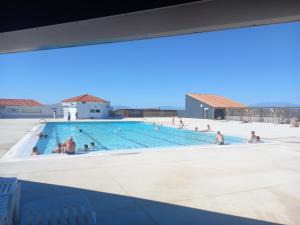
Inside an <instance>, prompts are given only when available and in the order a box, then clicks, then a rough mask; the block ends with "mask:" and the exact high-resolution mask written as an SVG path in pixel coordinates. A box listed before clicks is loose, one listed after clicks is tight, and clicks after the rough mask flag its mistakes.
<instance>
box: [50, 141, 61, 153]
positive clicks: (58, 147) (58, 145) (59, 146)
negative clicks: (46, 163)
mask: <svg viewBox="0 0 300 225" xmlns="http://www.w3.org/2000/svg"><path fill="white" fill-rule="evenodd" d="M52 152H53V153H63V152H64V148H63V145H62V144H61V143H58V144H57V147H56V148H55V149H53V151H52Z"/></svg>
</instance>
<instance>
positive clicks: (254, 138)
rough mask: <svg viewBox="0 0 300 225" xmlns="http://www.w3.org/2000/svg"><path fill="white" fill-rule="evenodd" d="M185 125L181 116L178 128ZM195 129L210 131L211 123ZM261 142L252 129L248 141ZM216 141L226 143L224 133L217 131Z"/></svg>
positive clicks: (173, 121) (196, 130)
mask: <svg viewBox="0 0 300 225" xmlns="http://www.w3.org/2000/svg"><path fill="white" fill-rule="evenodd" d="M172 125H173V126H175V117H173V119H172ZM161 126H162V125H161ZM184 126H185V125H184V123H183V121H182V118H180V120H179V126H178V128H179V129H182V128H183V127H184ZM194 131H195V132H210V131H211V127H210V125H209V124H207V125H206V129H204V130H199V129H198V127H195V129H194ZM261 142H262V141H261V139H260V136H258V135H256V134H255V131H251V134H250V138H249V140H248V143H261ZM214 143H215V144H217V145H224V135H223V134H222V133H221V132H220V131H217V133H216V137H215V142H214Z"/></svg>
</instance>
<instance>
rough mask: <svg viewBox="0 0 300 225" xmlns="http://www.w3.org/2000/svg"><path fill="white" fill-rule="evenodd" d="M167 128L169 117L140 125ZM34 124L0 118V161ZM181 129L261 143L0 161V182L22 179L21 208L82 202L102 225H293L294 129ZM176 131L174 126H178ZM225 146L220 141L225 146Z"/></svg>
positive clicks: (297, 149) (298, 189)
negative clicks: (71, 199) (80, 198)
mask: <svg viewBox="0 0 300 225" xmlns="http://www.w3.org/2000/svg"><path fill="white" fill-rule="evenodd" d="M145 120H146V122H156V123H158V124H160V123H163V124H166V125H171V118H146V119H145ZM37 122H38V120H35V119H10V120H8V119H1V120H0V129H1V133H0V152H1V153H2V154H4V153H5V152H6V151H8V149H9V148H11V147H12V146H13V145H14V144H15V143H16V142H17V141H18V140H19V139H21V138H22V136H24V135H25V134H26V132H27V131H28V130H30V129H31V128H32V127H33V126H35V125H37ZM183 122H184V123H186V125H187V127H188V128H190V129H193V128H194V127H195V126H198V128H199V129H200V130H201V129H205V127H206V124H207V123H209V124H210V125H211V127H212V129H213V130H220V131H222V132H223V133H224V134H225V135H233V136H244V137H248V136H249V132H250V131H251V130H255V131H256V132H257V135H260V136H261V137H262V138H266V139H267V140H268V141H272V142H271V143H267V144H246V145H235V146H233V145H232V146H230V145H229V146H217V147H216V146H207V147H201V148H198V149H197V148H196V149H189V150H164V151H144V152H137V153H132V154H109V155H90V156H88V155H86V156H66V157H60V158H45V159H35V158H34V157H33V159H32V160H24V161H16V162H5V161H2V162H0V176H5V177H7V176H16V177H18V178H19V179H21V180H22V192H21V196H22V197H21V204H22V205H23V204H24V203H26V202H29V201H32V200H38V199H41V198H48V197H55V196H63V195H74V196H77V195H84V196H87V198H88V199H89V200H90V202H91V205H92V207H93V208H94V210H95V211H96V213H97V223H98V224H99V225H100V224H104V225H116V224H123V225H126V224H139V225H146V224H147V225H148V224H156V225H169V224H170V225H171V224H172V225H175V224H178V225H179V224H180V225H193V224H222V225H224V224H230V225H232V224H238V225H240V224H241V225H243V224H247V225H248V224H276V223H278V224H299V221H300V214H299V212H300V128H291V127H289V125H274V124H265V123H249V124H241V123H239V122H221V121H208V120H197V119H185V118H184V119H183ZM177 124H178V119H177ZM225 141H226V140H225Z"/></svg>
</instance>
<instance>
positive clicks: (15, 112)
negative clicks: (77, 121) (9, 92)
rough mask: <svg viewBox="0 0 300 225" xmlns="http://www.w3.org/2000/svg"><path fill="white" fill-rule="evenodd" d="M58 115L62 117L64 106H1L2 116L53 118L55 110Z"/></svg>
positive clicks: (0, 114) (0, 113)
mask: <svg viewBox="0 0 300 225" xmlns="http://www.w3.org/2000/svg"><path fill="white" fill-rule="evenodd" d="M54 110H55V111H56V117H57V118H59V117H62V116H63V111H62V107H61V106H59V105H45V106H1V107H0V117H1V118H53V111H54Z"/></svg>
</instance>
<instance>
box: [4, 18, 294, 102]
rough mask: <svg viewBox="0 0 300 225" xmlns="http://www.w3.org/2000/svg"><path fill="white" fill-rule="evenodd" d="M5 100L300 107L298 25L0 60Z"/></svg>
mask: <svg viewBox="0 0 300 225" xmlns="http://www.w3.org/2000/svg"><path fill="white" fill-rule="evenodd" d="M0 77H1V80H0V82H1V83H0V98H33V99H36V100H38V101H40V102H42V103H56V102H59V101H61V100H62V99H64V98H68V97H73V96H77V95H81V94H83V93H90V94H93V95H96V96H98V97H101V98H104V99H107V100H110V101H111V103H112V104H113V105H125V106H132V107H153V106H159V105H160V106H162V105H163V106H166V105H167V106H179V107H180V106H184V94H185V93H187V92H193V93H215V94H219V95H224V96H226V97H229V98H232V99H234V100H236V101H240V102H242V103H245V104H252V103H259V102H290V103H298V104H299V103H300V22H297V23H289V24H278V25H269V26H260V27H251V28H242V29H233V30H225V31H217V32H208V33H199V34H192V35H184V36H175V37H165V38H156V39H148V40H139V41H128V42H120V43H112V44H102V45H91V46H84V47H73V48H64V49H55V50H44V51H35V52H24V53H17V54H5V55H0Z"/></svg>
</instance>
